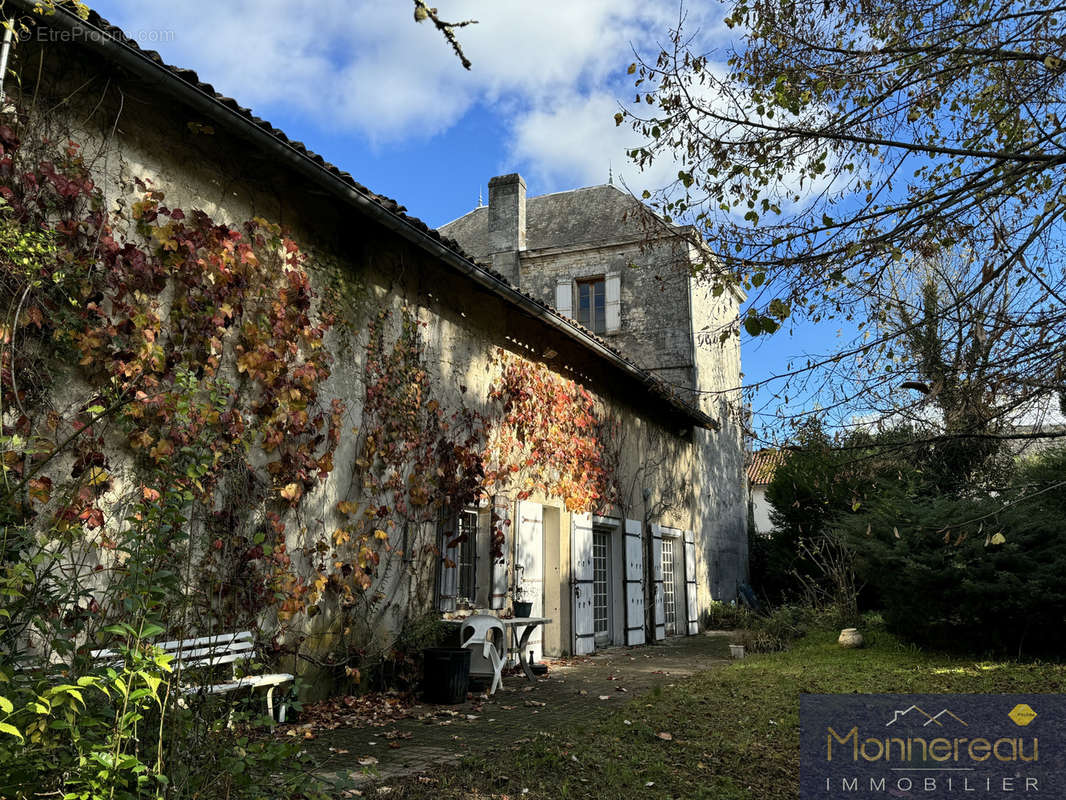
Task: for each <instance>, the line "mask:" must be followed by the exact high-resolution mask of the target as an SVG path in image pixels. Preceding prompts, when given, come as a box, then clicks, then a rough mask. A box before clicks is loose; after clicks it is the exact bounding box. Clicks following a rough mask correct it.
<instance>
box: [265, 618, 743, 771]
mask: <svg viewBox="0 0 1066 800" xmlns="http://www.w3.org/2000/svg"><path fill="white" fill-rule="evenodd" d="M728 641H729V640H728V634H727V633H726V632H722V631H709V632H706V633H703V634H700V635H697V636H687V637H678V638H673V639H668V640H667V641H666V642H662V643H658V644H656V645H652V646H643V647H614V648H609V649H606V650H603V651H600V652H598V653H596V654H595V655H592V656H584V657H578V658H569V659H558V660H556V659H545V660H546V662H547V663H548V665H549V671H548V674H547V675H546V676H544V677H542V678H539V679H538V680H537V681H536V682H535V683H530V682H528V681H527V680H526V679H525V678H524V677H523V676H522V675H521V674H517V675H511V676H510V677H505V678H504V685H503V687H502V689H500V690H498V691H497V692H496V694H495V695H493V696H492V697H490V698H486V697H485V696H484V692H483V690H482V691H474V692H473V693H472V695H471V696H470V697H469V698H468V699H467V701H466V702H465V703H461V704H458V705H447V706H444V705H433V704H429V703H422V704H420V705H416V706H414V707H413V708H411V709H410V715H409V716H407V717H405V718H403V719H398V720H390V721H389V722H388V723H387V724H385V725H382V726H371V725H361V726H358V727H340V728H337V729H335V730H324V731H315V732H314V733H313V735H314V738H313V739H308V741H307V754H308V755H309V756H310V757H311V758H313V759H314V760H315V761H316V762H317V767H316V769H315V772H316V774H317V775H318V776H319V777H320V778H323V779H325V780H326V781H327V782H329V783H332V784H333V785H334V786H336V787H337V788H338V789H343V788H345V787H357V786H360V785H362V784H364V783H367V782H368V781H380V780H386V779H390V778H398V777H402V776H408V775H414V774H418V773H420V772H425V771H428V770H431V769H432V768H433V767H434V765H437V764H442V763H450V762H455V761H457V760H459V759H460V758H461V757H463V756H466V755H474V754H477V755H485V754H487V753H489V752H491V751H492V750H494V749H498V748H517V747H521V745H522V743H523V741H528V740H529V739H530V738H532V737H534V736H540V735H556V734H559V735H565V734H569V733H571V732H572V731H573V730H574V728H575V726H577V725H579V724H584V723H585V722H587V721H589V720H591V719H593V718H594V717H596V716H598V715H600V714H606V713H609V712H610V711H612V710H614V709H615V708H616V707H617V706H618V705H619V704H620V703H622V702H624V701H626V700H629V699H631V698H633V697H634V696H639V695H642V694H645V693H647V692H649V691H651V690H653V689H654V688H655V687H657V686H664V685H669V684H672V683H674V682H676V681H678V680H679V679H682V678H685V677H686V676H689V675H692V674H693V673H695V672H699V671H702V670H706V669H710V668H712V667H715V666H720V665H722V664H725V663H726V662H727V660H728V653H729V648H728ZM296 730H297V735H300V734H299V730H300V729H299V727H297V728H296ZM283 733H284V732H283Z"/></svg>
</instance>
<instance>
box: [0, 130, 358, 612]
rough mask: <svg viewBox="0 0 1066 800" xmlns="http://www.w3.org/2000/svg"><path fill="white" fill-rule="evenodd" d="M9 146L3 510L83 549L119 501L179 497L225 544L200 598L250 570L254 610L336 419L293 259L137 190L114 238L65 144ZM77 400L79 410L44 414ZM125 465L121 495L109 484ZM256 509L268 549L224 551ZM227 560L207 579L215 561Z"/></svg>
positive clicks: (324, 466)
mask: <svg viewBox="0 0 1066 800" xmlns="http://www.w3.org/2000/svg"><path fill="white" fill-rule="evenodd" d="M35 144H36V145H37V146H38V148H39V149H48V143H35ZM20 149H21V143H20V142H19V140H18V137H16V136H15V134H14V132H13V131H12V129H11V128H10V127H7V126H3V127H0V223H2V225H0V230H2V231H3V232H2V233H0V236H2V237H3V239H4V241H10V242H11V243H12V245H13V246H12V247H10V248H5V256H4V257H3V258H2V259H0V282H2V286H3V293H4V295H5V300H6V301H7V303H6V307H7V308H8V309H10V310H13V312H14V313H9V315H8V317H7V321H6V322H5V323H4V327H3V329H2V339H3V344H4V347H3V349H2V356H0V357H2V362H0V367H2V369H0V393H2V394H0V402H2V403H3V405H2V413H3V423H4V425H3V431H2V435H3V436H4V440H3V441H4V445H5V446H4V479H5V483H6V486H7V488H8V490H9V493H10V496H11V498H12V499H13V500H14V501H15V507H16V508H17V509H18V511H19V513H21V515H22V517H23V519H24V521H29V520H33V524H34V525H36V526H37V527H38V528H41V529H48V528H51V529H54V530H58V531H65V530H68V529H71V528H73V527H76V528H78V529H80V530H82V531H83V532H85V533H86V534H88V533H89V532H91V531H98V534H96V535H93V536H91V537H89V536H87V537H86V540H85V541H86V542H87V543H91V544H95V545H98V546H102V547H103V548H104V549H107V548H108V547H109V543H111V542H113V541H114V539H115V532H116V530H117V529H119V528H122V527H124V526H127V525H129V524H130V520H129V519H127V518H126V514H127V511H128V502H129V499H130V498H131V497H132V498H133V499H135V500H136V501H137V502H140V503H145V502H156V501H159V500H160V499H161V498H163V496H164V495H166V494H168V493H169V494H177V495H179V496H181V495H184V494H185V493H188V494H189V495H190V496H191V497H192V498H193V499H194V500H195V501H196V502H197V503H198V505H199V506H200V507H201V509H202V511H201V512H200V515H201V516H205V515H206V517H207V518H208V527H209V528H210V527H211V523H212V522H214V523H215V527H216V528H218V529H219V531H220V534H221V533H222V532H223V531H225V532H226V533H225V538H226V539H227V540H223V539H221V538H220V539H216V540H215V542H214V544H215V547H213V548H212V549H213V550H214V551H216V552H215V553H213V554H210V555H211V556H212V558H210V559H208V561H209V562H211V561H212V560H213V561H214V562H215V563H214V564H213V565H212V564H211V563H208V564H206V566H208V567H212V566H213V574H214V576H215V578H216V581H217V582H218V584H219V585H217V586H215V587H214V588H213V589H212V588H209V589H208V591H207V594H208V595H212V594H214V595H217V594H218V593H219V590H223V591H224V590H225V589H226V587H231V586H232V585H233V581H232V580H231V578H233V575H232V574H226V573H233V572H234V571H239V572H241V573H244V574H245V582H246V583H248V581H247V574H248V573H251V574H253V575H255V574H259V577H258V578H256V579H254V580H253V581H252V583H255V582H256V581H258V587H257V589H256V591H254V592H253V593H252V595H249V596H247V597H246V599H248V600H250V601H254V602H252V603H251V605H250V607H247V608H245V609H244V610H245V612H254V611H255V610H257V608H261V607H262V605H263V604H264V603H269V602H272V601H273V599H274V597H275V594H274V591H273V589H276V588H277V587H276V586H271V585H270V581H272V580H274V578H271V577H270V576H271V575H274V574H275V573H276V572H278V571H279V570H280V571H285V570H287V569H288V567H289V566H290V563H291V560H290V559H289V557H288V556H287V555H286V553H285V545H284V540H283V539H282V538H281V536H282V533H283V531H284V525H283V524H282V523H281V522H280V518H281V514H283V513H284V511H285V510H286V509H287V508H291V507H294V506H295V505H297V504H298V503H299V501H300V499H301V497H302V496H303V495H304V493H305V492H306V491H308V490H309V489H311V488H312V487H314V486H315V485H316V483H317V482H318V481H319V480H321V479H322V478H324V477H325V476H326V475H328V474H329V473H330V472H331V471H332V469H333V453H334V451H335V449H336V447H337V444H338V442H339V439H340V429H341V420H342V418H343V415H344V411H345V408H344V404H343V403H342V402H341V401H340V400H339V399H338V398H331V399H326V398H324V397H323V396H322V391H323V387H324V385H325V383H326V381H327V380H328V379H329V377H330V375H331V370H332V357H331V356H330V354H329V353H328V352H327V350H326V348H325V347H324V346H323V343H324V338H325V336H326V334H327V332H328V331H329V329H330V327H331V325H332V323H333V319H332V316H331V315H330V314H328V313H324V312H322V311H321V310H320V309H316V308H315V305H316V303H315V295H314V292H313V290H312V288H311V284H310V278H309V276H308V271H307V269H308V267H307V264H306V259H305V256H304V255H303V254H302V253H301V251H300V249H299V248H298V247H297V245H296V244H295V243H294V242H293V241H292V240H291V239H289V238H287V237H286V236H284V235H283V234H282V232H281V231H280V229H279V228H277V227H276V226H273V225H270V224H269V223H267V222H266V221H264V220H260V219H256V220H252V221H250V222H248V223H246V224H245V225H243V226H241V227H240V228H233V227H230V226H227V225H220V224H218V223H216V222H214V221H213V220H211V219H210V218H209V217H208V216H207V215H206V214H205V213H204V212H202V211H193V212H190V213H189V214H186V213H185V212H183V211H182V210H180V209H176V208H169V207H167V206H166V205H165V204H164V201H165V198H164V195H163V193H162V192H160V191H158V190H155V189H152V188H150V187H149V186H147V185H146V184H144V183H142V182H138V188H139V189H140V190H141V192H142V198H141V199H140V200H139V201H138V202H136V203H134V204H133V206H132V230H130V231H127V232H126V234H127V235H126V236H124V237H120V236H118V235H117V234H116V231H115V229H114V228H113V223H114V222H115V220H114V219H113V218H111V217H110V216H109V215H108V214H107V213H106V211H105V209H104V205H103V200H102V196H101V194H100V192H99V191H98V190H97V188H96V186H95V184H94V182H93V179H92V174H91V171H90V168H89V166H88V165H87V164H86V163H85V161H84V159H83V157H82V155H81V152H80V148H79V147H78V146H77V145H76V144H75V143H73V142H68V143H67V145H66V146H64V147H63V148H61V149H60V151H59V153H58V155H57V156H53V157H51V158H48V157H42V156H40V154H39V152H38V153H32V154H23V153H21V152H20ZM53 149H54V148H53ZM72 365H73V366H72ZM64 380H65V385H64ZM79 386H84V387H86V388H87V389H88V392H89V396H88V397H87V398H85V399H84V400H82V401H80V402H79V401H74V402H73V405H72V406H71V405H69V404H68V405H65V406H64V407H60V406H59V405H57V403H61V402H64V400H69V398H65V397H64V395H65V393H66V390H67V388H68V387H75V388H76V387H79ZM116 438H121V439H123V440H124V441H125V444H126V446H127V447H126V448H124V452H125V454H124V455H119V454H118V452H117V451H116V449H115V446H116ZM116 458H117V460H118V462H117V463H113V462H115V460H116ZM67 460H69V461H72V462H73V463H72V464H71V465H70V466H69V467H68V466H67V463H66V461H67ZM131 466H132V471H133V473H135V475H136V480H129V479H128V476H125V477H123V478H121V479H120V478H119V476H118V475H116V474H113V470H123V469H127V468H129V467H131ZM68 469H69V472H68V471H67V470H68ZM64 473H66V474H65V475H64ZM238 486H239V487H240V489H241V491H240V492H239V494H240V495H241V496H240V497H237V496H235V495H234V490H235V487H238ZM22 489H26V490H28V491H27V492H26V493H25V494H24V495H23V494H21V490H22ZM105 496H106V497H107V502H102V499H103V498H104V497H105ZM123 498H125V499H123ZM222 498H226V500H227V501H228V502H227V503H226V504H225V505H223V504H222V502H221V500H222ZM257 510H265V513H266V515H267V519H268V520H269V521H270V522H271V523H272V528H271V529H268V532H269V539H268V538H267V536H266V535H265V534H263V533H259V534H255V535H254V536H253V540H252V541H251V542H250V543H249V544H250V546H248V547H244V546H242V547H240V548H231V547H229V545H231V544H232V542H230V541H228V539H232V538H234V537H236V536H238V535H239V534H238V533H237V531H238V526H233V525H232V522H233V519H234V517H240V516H242V515H243V516H245V517H247V516H249V515H252V514H253V513H255V512H256V511H257ZM142 516H143V515H142ZM255 539H258V541H255ZM241 544H242V545H243V543H241ZM236 549H239V553H234V554H235V555H236V562H237V563H231V564H229V565H228V567H227V568H226V569H223V568H222V564H221V563H220V561H219V556H220V555H221V553H220V552H218V551H231V550H236ZM231 560H232V559H231ZM250 562H252V563H250ZM207 572H208V574H211V573H212V569H208V570H207ZM260 573H261V574H260Z"/></svg>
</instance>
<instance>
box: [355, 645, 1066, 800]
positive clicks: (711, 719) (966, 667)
mask: <svg viewBox="0 0 1066 800" xmlns="http://www.w3.org/2000/svg"><path fill="white" fill-rule="evenodd" d="M867 642H868V646H867V647H865V648H864V649H862V650H843V649H841V648H840V647H839V646H837V644H836V640H835V634H831V633H828V632H823V631H816V632H812V633H810V634H809V635H808V636H806V637H805V638H803V639H801V640H799V641H797V642H796V643H795V644H794V645H793V647H792V648H791V649H790V650H789V651H787V652H784V653H775V654H772V655H763V656H749V657H748V658H747V659H745V660H744V661H739V662H736V663H735V664H731V665H729V666H728V667H724V668H719V669H716V670H712V671H710V672H705V673H701V674H698V675H695V676H693V677H692V678H689V679H687V680H686V681H684V682H683V683H678V684H677V685H675V686H673V687H669V688H665V689H661V690H660V689H657V690H655V691H653V692H652V693H651V694H648V695H645V696H643V697H638V698H635V699H634V700H632V701H630V702H629V703H628V704H627V705H625V706H623V707H622V708H621V710H620V711H618V712H616V713H614V714H613V715H611V716H610V717H607V718H603V719H600V720H598V721H596V722H593V723H589V724H587V725H583V726H577V727H575V729H574V730H573V731H570V732H568V733H567V734H559V733H556V734H552V735H547V734H540V735H536V734H533V735H532V737H533V738H532V740H531V741H528V742H523V743H514V744H510V743H509V744H507V745H505V746H503V747H501V748H500V749H498V750H497V751H495V752H494V753H489V754H485V755H482V756H472V757H469V758H467V759H465V760H464V761H463V762H462V763H461V764H459V765H458V766H456V767H442V768H437V769H435V770H434V771H433V772H432V773H431V774H430V775H428V776H423V777H420V778H419V777H415V778H408V779H404V780H403V781H391V782H389V783H388V785H389V786H390V787H391V789H390V790H389V791H388V796H389V797H406V798H432V799H433V800H448V799H449V798H463V799H464V800H467V799H469V800H475V799H476V798H505V797H507V798H529V799H530V800H533V799H534V798H571V797H596V798H624V797H640V798H642V799H643V798H714V800H757V799H758V800H778V799H779V798H780V799H782V800H783V799H784V798H788V799H789V800H792V799H793V798H795V797H796V795H797V792H798V789H797V786H798V774H799V695H800V694H801V693H805V692H806V693H829V694H832V693H846V692H899V693H918V692H1022V693H1024V692H1061V691H1063V690H1064V689H1066V666H1064V665H1062V664H1046V663H1045V664H1042V663H1032V664H1021V663H1014V662H977V661H973V660H966V659H964V658H959V657H954V656H946V655H938V654H930V653H925V652H923V651H921V650H919V649H917V648H914V647H908V646H905V645H902V644H901V643H900V642H899V641H898V640H897V639H895V638H894V637H892V636H891V635H889V634H886V633H883V632H876V631H875V632H873V633H871V634H868V636H867ZM662 733H666V734H669V735H670V737H671V738H669V739H666V738H665V737H661V736H660V735H659V734H662ZM649 784H650V785H649ZM524 790H528V791H527V792H526V793H523V791H524ZM374 794H375V789H373V788H370V789H368V790H367V791H366V795H367V796H374Z"/></svg>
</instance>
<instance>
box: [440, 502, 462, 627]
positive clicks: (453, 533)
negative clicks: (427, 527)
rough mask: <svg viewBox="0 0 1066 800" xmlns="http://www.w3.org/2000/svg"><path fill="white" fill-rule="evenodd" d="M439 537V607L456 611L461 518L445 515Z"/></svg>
mask: <svg viewBox="0 0 1066 800" xmlns="http://www.w3.org/2000/svg"><path fill="white" fill-rule="evenodd" d="M439 530H440V533H439V535H438V537H437V541H438V547H439V548H440V577H439V579H438V581H437V586H438V587H439V589H440V591H439V592H438V593H437V607H438V608H439V609H440V610H441V611H455V597H456V595H457V594H458V593H459V543H458V541H456V540H457V538H458V537H459V518H458V517H455V516H448V517H445V518H444V519H443V520H442V521H441V523H440V529H439Z"/></svg>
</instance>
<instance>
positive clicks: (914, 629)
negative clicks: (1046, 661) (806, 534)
mask: <svg viewBox="0 0 1066 800" xmlns="http://www.w3.org/2000/svg"><path fill="white" fill-rule="evenodd" d="M1064 481H1066V449H1060V450H1057V451H1053V452H1050V453H1047V454H1045V455H1044V456H1043V457H1042V458H1040V459H1039V460H1037V461H1034V462H1031V463H1028V464H1026V465H1023V466H1022V467H1021V468H1020V469H1019V470H1018V471H1017V474H1016V476H1015V477H1014V479H1013V481H1012V485H1011V486H1010V487H1008V488H1007V489H1006V490H1005V491H1003V492H1001V493H1000V494H999V495H997V496H991V495H979V496H976V497H972V498H954V497H945V496H933V497H924V498H923V497H915V496H914V495H913V494H910V493H907V492H904V491H899V490H897V491H890V492H886V493H884V494H883V496H882V497H881V498H880V499H879V501H878V502H877V503H876V504H874V505H872V506H871V507H870V508H868V509H867V511H866V513H865V514H863V515H855V516H854V517H849V518H846V519H842V520H840V521H839V522H838V523H837V525H838V527H839V530H840V531H841V532H842V533H843V534H844V535H845V536H846V537H847V538H848V541H849V542H850V543H851V545H852V547H854V549H855V551H856V554H857V556H856V558H857V561H856V567H857V569H858V571H859V573H860V574H861V575H862V576H863V577H864V578H865V580H867V581H868V582H869V583H870V584H871V585H872V586H873V587H874V588H875V589H876V591H877V595H878V597H879V598H880V599H881V601H882V604H883V608H884V617H885V622H886V624H887V626H888V627H889V629H890V630H892V631H893V632H895V633H898V634H899V635H901V636H903V637H905V638H908V639H910V640H911V641H915V642H918V643H920V644H924V645H935V646H938V647H946V648H955V649H965V650H968V651H977V652H981V653H984V652H997V653H1003V652H1006V653H1012V654H1016V655H1019V656H1020V655H1022V654H1023V653H1031V654H1041V655H1062V654H1064V653H1066V632H1064V630H1063V627H1062V620H1063V619H1064V618H1066V582H1064V581H1063V579H1062V575H1063V574H1064V573H1066V492H1063V491H1062V488H1061V487H1062V486H1063V485H1064Z"/></svg>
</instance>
